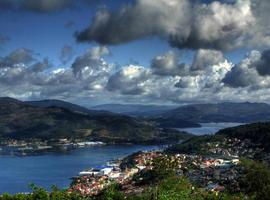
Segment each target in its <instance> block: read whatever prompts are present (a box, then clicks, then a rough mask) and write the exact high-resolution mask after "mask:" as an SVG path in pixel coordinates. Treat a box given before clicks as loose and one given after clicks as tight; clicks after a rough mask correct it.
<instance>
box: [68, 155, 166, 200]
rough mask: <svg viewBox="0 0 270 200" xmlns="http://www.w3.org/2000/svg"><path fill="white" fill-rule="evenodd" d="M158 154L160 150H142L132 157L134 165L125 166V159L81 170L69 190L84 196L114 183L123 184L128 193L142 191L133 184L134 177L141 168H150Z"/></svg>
mask: <svg viewBox="0 0 270 200" xmlns="http://www.w3.org/2000/svg"><path fill="white" fill-rule="evenodd" d="M158 156H161V153H160V152H140V153H138V154H136V155H134V157H132V159H133V161H134V165H132V167H128V166H127V167H123V166H121V164H122V161H123V160H116V161H113V162H111V163H107V165H105V166H97V167H94V168H91V169H88V170H84V171H81V172H80V173H79V176H78V177H73V181H72V183H71V186H70V188H69V189H68V192H80V193H81V194H82V195H84V196H91V195H96V194H98V193H99V192H101V191H102V190H103V189H104V188H106V187H108V186H109V185H111V184H113V183H117V184H120V185H122V188H123V190H124V191H125V192H126V193H137V192H142V188H139V187H137V186H135V185H134V184H132V177H133V176H134V175H135V174H137V173H138V172H140V171H141V170H145V169H150V168H151V163H152V161H153V159H154V158H156V157H158Z"/></svg>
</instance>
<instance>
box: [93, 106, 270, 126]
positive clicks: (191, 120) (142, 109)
mask: <svg viewBox="0 0 270 200" xmlns="http://www.w3.org/2000/svg"><path fill="white" fill-rule="evenodd" d="M93 109H95V110H107V111H110V112H116V113H121V114H126V115H129V116H134V117H139V118H145V119H148V120H149V121H151V122H154V123H156V124H157V125H159V126H161V127H175V128H185V127H199V126H200V124H199V123H209V122H238V123H252V122H259V121H269V120H270V105H268V104H265V103H249V102H245V103H217V104H194V105H185V106H178V107H176V106H156V105H149V106H147V105H121V104H106V105H100V106H95V107H93Z"/></svg>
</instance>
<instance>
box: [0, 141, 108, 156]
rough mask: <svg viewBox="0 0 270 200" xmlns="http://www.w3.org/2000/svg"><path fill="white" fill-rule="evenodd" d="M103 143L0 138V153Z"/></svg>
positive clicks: (22, 153)
mask: <svg viewBox="0 0 270 200" xmlns="http://www.w3.org/2000/svg"><path fill="white" fill-rule="evenodd" d="M100 145H105V143H103V142H93V141H83V140H69V139H66V138H63V139H56V140H40V139H31V140H14V139H3V140H0V154H6V155H15V156H28V155H36V154H41V153H47V152H53V151H69V150H72V149H75V148H81V147H88V146H100Z"/></svg>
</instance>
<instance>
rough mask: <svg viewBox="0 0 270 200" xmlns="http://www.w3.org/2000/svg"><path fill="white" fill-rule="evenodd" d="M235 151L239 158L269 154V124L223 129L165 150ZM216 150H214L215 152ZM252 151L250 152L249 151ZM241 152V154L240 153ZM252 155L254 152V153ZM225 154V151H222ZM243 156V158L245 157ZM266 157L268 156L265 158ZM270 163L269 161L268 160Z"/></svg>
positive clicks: (252, 124) (178, 151)
mask: <svg viewBox="0 0 270 200" xmlns="http://www.w3.org/2000/svg"><path fill="white" fill-rule="evenodd" d="M222 148H223V149H225V150H226V151H227V150H231V151H232V150H233V149H236V151H235V153H238V154H240V156H244V155H245V156H247V157H251V156H252V154H253V157H255V158H262V157H263V156H265V153H267V154H269V153H270V122H259V123H251V124H246V125H240V126H237V127H231V128H225V129H222V130H220V131H218V132H217V133H216V134H215V135H203V136H194V137H192V138H190V139H188V140H186V141H184V142H183V143H181V144H176V145H173V146H171V147H169V148H168V149H167V151H168V152H174V153H175V152H177V153H194V154H205V153H207V154H209V153H213V152H215V153H218V152H219V151H220V152H222V151H221V150H222ZM215 149H216V150H215ZM251 149H252V151H250V150H251ZM241 151H242V152H241ZM256 151H257V153H256V154H254V152H256ZM223 152H225V151H223ZM245 156H244V157H245ZM265 157H268V158H269V156H265ZM269 161H270V160H269Z"/></svg>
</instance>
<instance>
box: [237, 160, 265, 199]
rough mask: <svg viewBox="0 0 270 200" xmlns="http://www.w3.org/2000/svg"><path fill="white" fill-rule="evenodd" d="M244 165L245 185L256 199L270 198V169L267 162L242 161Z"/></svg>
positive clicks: (247, 190)
mask: <svg viewBox="0 0 270 200" xmlns="http://www.w3.org/2000/svg"><path fill="white" fill-rule="evenodd" d="M242 163H243V164H242V165H243V167H244V174H245V175H244V179H243V183H242V184H243V186H244V188H245V189H246V192H247V193H248V194H250V196H254V197H255V199H256V200H270V170H269V168H268V166H267V165H266V164H265V163H260V162H255V161H251V160H244V161H242Z"/></svg>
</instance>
